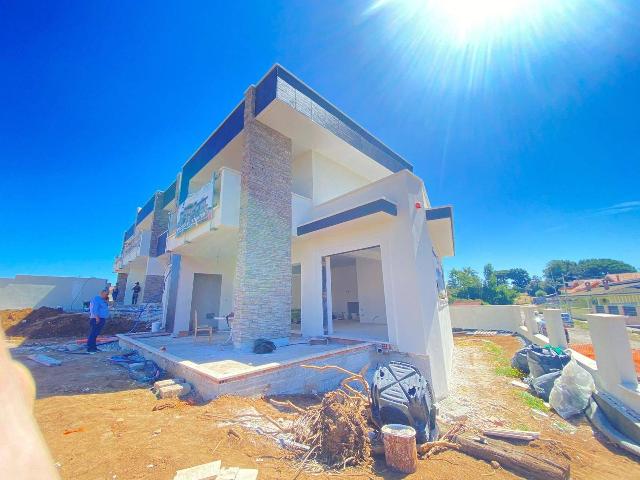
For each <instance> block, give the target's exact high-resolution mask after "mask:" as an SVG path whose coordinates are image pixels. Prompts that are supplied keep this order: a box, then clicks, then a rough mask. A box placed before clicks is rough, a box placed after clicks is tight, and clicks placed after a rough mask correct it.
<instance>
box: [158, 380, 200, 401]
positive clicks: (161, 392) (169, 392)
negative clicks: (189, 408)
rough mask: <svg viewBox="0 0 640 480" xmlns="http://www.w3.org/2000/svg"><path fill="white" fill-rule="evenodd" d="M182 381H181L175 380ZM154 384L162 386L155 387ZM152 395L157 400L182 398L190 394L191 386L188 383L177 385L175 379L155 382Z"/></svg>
mask: <svg viewBox="0 0 640 480" xmlns="http://www.w3.org/2000/svg"><path fill="white" fill-rule="evenodd" d="M177 380H182V379H177ZM156 384H162V385H160V386H158V387H156ZM153 390H154V393H155V394H156V396H157V397H158V398H162V399H164V398H177V397H184V396H185V395H188V394H189V393H191V384H189V383H186V382H184V383H179V382H176V379H173V380H163V381H160V382H156V383H155V384H154V388H153Z"/></svg>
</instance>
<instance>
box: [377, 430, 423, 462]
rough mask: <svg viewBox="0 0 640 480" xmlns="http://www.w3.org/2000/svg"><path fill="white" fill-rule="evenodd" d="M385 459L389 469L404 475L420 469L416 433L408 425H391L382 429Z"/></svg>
mask: <svg viewBox="0 0 640 480" xmlns="http://www.w3.org/2000/svg"><path fill="white" fill-rule="evenodd" d="M382 441H383V442H384V459H385V461H386V463H387V466H388V467H389V468H392V469H394V470H397V471H399V472H402V473H414V472H415V471H416V470H417V469H418V451H417V448H416V431H415V430H414V429H413V428H411V427H408V426H406V425H398V424H389V425H385V426H384V427H382Z"/></svg>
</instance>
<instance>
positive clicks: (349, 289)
mask: <svg viewBox="0 0 640 480" xmlns="http://www.w3.org/2000/svg"><path fill="white" fill-rule="evenodd" d="M331 300H332V310H333V313H334V314H335V315H339V314H340V313H342V314H343V315H344V318H348V317H347V312H348V310H347V302H357V301H358V276H357V273H356V264H355V262H354V264H353V265H340V266H337V265H334V263H333V262H332V263H331Z"/></svg>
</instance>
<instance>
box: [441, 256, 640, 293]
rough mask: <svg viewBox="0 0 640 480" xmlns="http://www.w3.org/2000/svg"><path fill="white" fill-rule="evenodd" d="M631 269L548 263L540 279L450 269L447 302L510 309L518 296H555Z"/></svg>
mask: <svg viewBox="0 0 640 480" xmlns="http://www.w3.org/2000/svg"><path fill="white" fill-rule="evenodd" d="M636 271H637V270H636V269H635V267H633V266H632V265H629V264H628V263H625V262H622V261H620V260H612V259H609V258H589V259H584V260H579V261H577V262H574V261H572V260H550V261H549V262H547V264H546V266H545V268H544V270H543V272H542V273H543V277H542V278H540V277H539V276H537V275H529V272H527V271H526V270H525V269H524V268H510V269H507V270H495V269H494V268H493V266H492V265H491V264H490V263H488V264H486V265H485V267H484V269H483V277H480V275H479V274H478V272H476V271H475V270H473V269H472V268H471V267H466V268H462V269H456V268H453V269H451V271H450V272H449V280H448V282H447V287H448V292H449V298H450V299H451V300H456V299H469V300H482V301H483V302H485V303H489V304H491V305H511V304H513V303H514V302H515V301H516V299H517V298H518V297H519V296H520V295H522V294H528V295H530V296H532V297H541V296H544V295H550V294H553V293H557V292H558V289H560V287H563V286H564V285H566V284H567V283H568V282H570V281H573V280H581V279H591V278H602V277H604V276H605V275H607V274H615V273H628V272H636Z"/></svg>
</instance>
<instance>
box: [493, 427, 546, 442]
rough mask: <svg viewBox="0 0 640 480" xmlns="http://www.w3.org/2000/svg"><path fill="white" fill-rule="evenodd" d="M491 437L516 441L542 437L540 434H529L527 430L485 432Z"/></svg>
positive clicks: (497, 429) (498, 429) (503, 429)
mask: <svg viewBox="0 0 640 480" xmlns="http://www.w3.org/2000/svg"><path fill="white" fill-rule="evenodd" d="M483 433H484V434H485V435H487V436H489V437H499V438H512V439H514V440H527V441H531V440H535V439H537V438H539V437H540V432H529V431H525V430H508V429H505V428H496V429H493V430H485V431H484V432H483Z"/></svg>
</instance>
